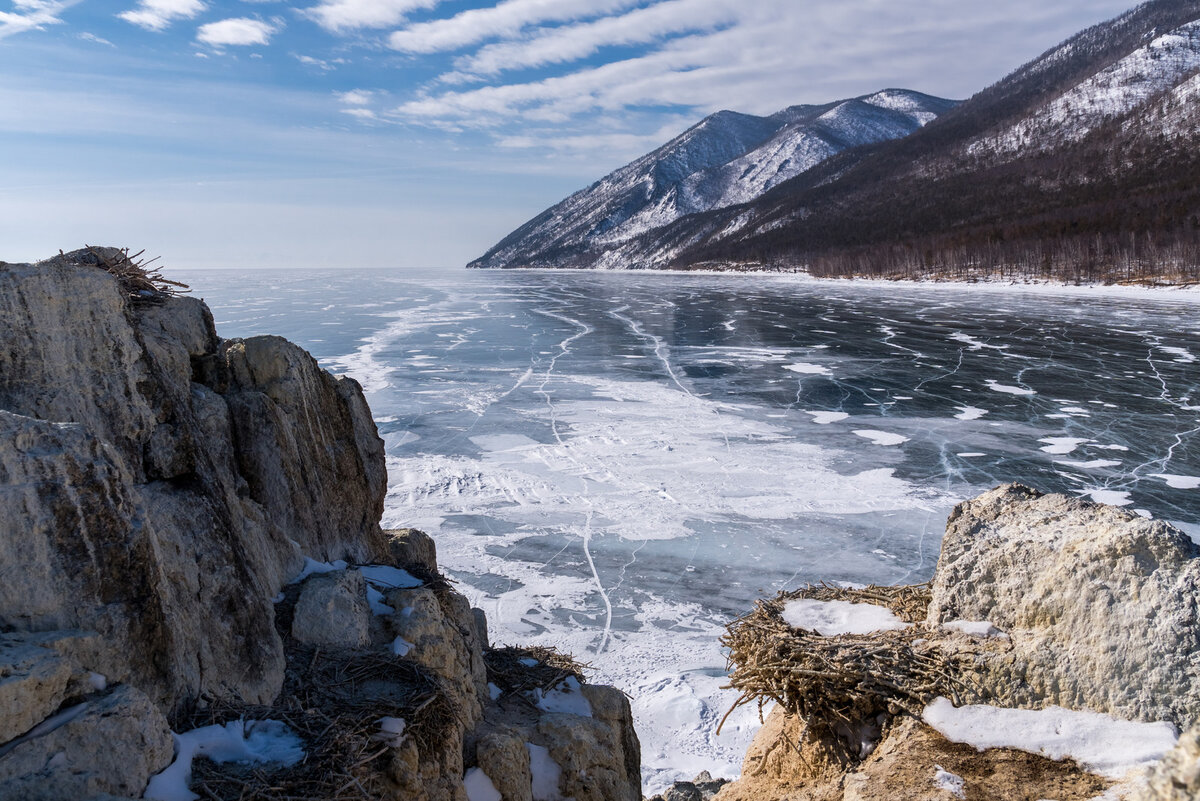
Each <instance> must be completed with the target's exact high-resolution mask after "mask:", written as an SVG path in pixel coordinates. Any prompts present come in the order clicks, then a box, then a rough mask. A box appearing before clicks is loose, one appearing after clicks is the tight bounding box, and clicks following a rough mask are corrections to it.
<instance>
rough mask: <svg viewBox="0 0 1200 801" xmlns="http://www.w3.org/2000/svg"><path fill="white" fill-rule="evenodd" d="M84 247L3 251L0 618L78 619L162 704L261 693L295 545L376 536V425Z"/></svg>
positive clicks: (330, 380)
mask: <svg viewBox="0 0 1200 801" xmlns="http://www.w3.org/2000/svg"><path fill="white" fill-rule="evenodd" d="M97 261H98V259H97V258H96V257H95V255H94V254H92V253H90V252H76V253H71V254H66V255H65V256H60V257H56V258H54V259H51V260H50V261H47V262H42V263H39V264H35V265H28V264H26V265H12V264H5V265H0V330H2V331H3V332H4V342H5V346H4V348H2V349H0V565H3V571H4V578H3V580H0V629H3V630H8V631H46V630H54V629H85V630H89V631H94V632H96V633H97V634H98V635H99V638H100V641H101V642H103V643H104V649H105V650H106V652H107V656H105V657H103V658H102V659H101V661H104V662H106V663H107V664H108V665H109V668H110V671H111V673H112V674H114V675H115V674H118V673H121V674H128V677H129V680H130V681H131V682H133V683H134V684H136V685H137V686H138V687H139V688H141V689H143V690H145V691H146V692H148V693H149V694H150V695H151V696H152V697H153V698H154V699H155V700H156V701H157V702H159V703H160V704H162V705H163V708H164V709H170V708H171V707H173V706H174V705H176V704H179V703H181V702H183V701H184V700H185V699H188V698H190V697H193V696H194V695H196V694H199V693H209V694H211V695H213V696H215V697H220V698H239V699H241V700H244V701H246V702H265V701H268V700H270V698H272V697H273V696H274V695H275V694H276V693H277V692H278V690H279V687H280V684H281V682H282V679H283V646H282V642H281V640H280V639H279V637H278V635H277V634H276V632H275V628H274V623H273V615H274V610H273V607H272V604H271V602H270V599H271V598H272V596H274V595H275V594H276V593H277V592H278V591H279V589H280V588H281V586H282V585H283V584H284V583H285V582H286V581H287V580H288V579H290V578H291V577H292V576H293V575H295V573H296V572H297V571H298V570H299V568H300V565H301V562H302V559H301V557H302V556H311V557H314V558H318V559H322V560H332V559H338V558H348V559H354V560H356V561H366V560H368V559H369V558H373V557H382V556H385V555H386V548H385V545H384V541H383V536H382V531H381V530H380V528H379V525H378V520H379V516H380V512H381V510H382V504H383V496H384V492H385V490H386V486H385V485H386V476H385V469H384V460H383V449H382V448H383V446H382V442H381V440H380V439H379V437H378V435H377V433H376V430H375V426H374V423H373V421H372V420H371V416H370V413H369V411H368V410H367V406H366V403H365V401H364V400H363V398H362V393H361V390H360V389H359V387H358V385H357V384H356V383H355V382H353V381H352V380H349V379H336V378H334V377H333V376H331V375H329V374H328V373H326V372H324V371H322V370H320V368H319V367H318V366H317V364H316V362H315V361H314V360H313V359H312V358H311V357H310V356H309V355H308V354H306V353H304V352H303V351H302V350H300V349H299V348H297V347H296V346H294V345H291V344H290V343H287V342H286V341H284V340H281V339H278V338H276V337H256V338H253V339H248V340H244V341H242V340H238V341H221V340H219V339H218V337H217V335H216V332H215V330H214V327H213V323H212V316H211V314H210V313H209V312H208V310H207V308H206V307H205V306H204V304H203V303H202V302H201V301H198V300H194V299H190V298H178V297H177V298H167V299H164V300H163V301H162V302H161V303H153V304H143V303H137V304H135V303H131V302H130V301H129V300H128V299H127V298H126V296H125V293H124V292H123V291H122V290H121V288H120V287H119V285H118V283H117V281H116V279H114V278H113V277H112V276H110V275H109V274H108V273H106V272H104V271H103V270H100V269H97V268H96V266H94V265H95V264H96V263H97ZM100 672H106V671H105V670H101V671H100Z"/></svg>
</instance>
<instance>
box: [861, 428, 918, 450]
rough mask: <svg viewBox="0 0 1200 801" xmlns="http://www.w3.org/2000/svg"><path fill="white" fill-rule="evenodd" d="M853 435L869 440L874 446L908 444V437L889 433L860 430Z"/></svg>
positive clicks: (866, 429)
mask: <svg viewBox="0 0 1200 801" xmlns="http://www.w3.org/2000/svg"><path fill="white" fill-rule="evenodd" d="M854 434H855V436H859V437H862V438H863V439H869V440H871V442H873V443H875V444H876V445H883V446H885V447H889V446H892V445H902V444H903V443H905V442H908V437H906V436H903V435H902V434H895V433H893V432H891V431H876V430H874V429H870V428H860V429H857V430H856V431H855V432H854Z"/></svg>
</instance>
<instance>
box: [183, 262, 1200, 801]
mask: <svg viewBox="0 0 1200 801" xmlns="http://www.w3.org/2000/svg"><path fill="white" fill-rule="evenodd" d="M183 280H187V281H189V282H190V283H191V284H192V285H193V287H194V289H195V293H196V294H197V295H199V296H201V297H204V298H205V299H206V300H207V301H208V302H209V304H210V306H212V308H213V311H214V315H215V317H216V320H217V327H218V331H219V332H220V333H221V334H222V335H223V336H226V337H232V336H249V335H253V334H260V333H274V334H280V335H283V336H286V337H288V338H289V339H292V340H293V341H295V342H297V343H299V344H301V345H303V346H304V347H306V348H308V349H309V350H310V351H311V352H312V353H313V354H314V355H315V356H317V357H318V358H319V359H320V360H321V362H322V364H323V365H324V366H325V367H327V368H329V369H331V370H333V371H334V372H341V373H349V374H350V375H353V376H354V377H355V378H357V379H358V380H359V381H360V382H362V384H363V386H364V389H366V391H367V396H368V400H369V401H370V403H371V407H372V409H373V411H374V413H375V416H376V421H377V423H378V425H379V431H380V434H381V436H382V437H383V438H384V439H385V441H386V442H387V453H388V470H389V475H390V489H389V494H388V502H387V511H386V516H385V520H384V523H385V525H387V526H389V527H400V526H413V527H417V528H421V529H424V530H426V531H428V532H429V533H431V534H433V535H434V536H435V537H436V538H437V541H438V552H439V559H440V561H441V563H442V565H443V568H444V569H445V570H446V572H447V573H448V574H449V575H450V576H452V577H453V578H454V579H455V580H456V581H458V582H459V589H460V590H462V591H463V592H464V593H465V594H466V595H467V596H468V597H469V598H471V600H472V602H473V603H474V604H475V605H477V606H480V607H482V608H484V609H485V610H486V611H487V613H488V617H489V620H490V621H491V626H492V639H493V641H495V642H502V643H503V642H513V643H516V642H522V643H540V644H547V645H556V646H559V647H561V648H563V649H564V650H567V651H569V652H571V653H573V654H575V655H576V657H578V658H579V659H580V660H581V661H583V662H588V663H591V665H592V666H593V668H594V670H593V680H596V681H603V682H608V683H613V684H616V685H617V686H619V687H621V688H622V689H624V690H625V691H626V692H627V693H629V694H630V695H631V696H632V697H633V698H634V699H635V701H634V709H635V714H636V715H637V716H638V728H639V733H640V735H641V737H642V743H643V752H644V761H645V773H644V775H645V778H646V781H647V789H649V790H656V789H658V788H660V787H661V786H662V785H663V784H665V783H668V782H669V781H671V780H674V779H677V778H688V779H690V778H691V777H692V776H693V775H695V773H697V772H698V771H699V770H701V769H708V770H710V771H712V773H713V774H714V775H721V774H724V775H728V776H732V775H735V774H736V772H737V770H738V768H739V766H740V760H741V757H742V755H743V753H744V751H745V747H746V745H747V743H748V741H749V738H750V737H751V736H752V734H753V731H754V729H755V727H756V725H757V717H756V714H755V713H753V712H746V713H745V714H743V715H741V716H740V717H738V718H737V719H732V718H731V720H730V722H729V723H727V724H726V727H725V731H724V732H723V733H722V735H721V736H720V737H717V736H716V735H715V728H716V723H717V721H718V720H719V719H720V717H721V716H722V715H723V714H724V712H725V710H726V709H727V707H728V705H729V703H730V702H731V701H732V697H731V694H730V693H728V692H727V691H722V690H720V689H719V687H720V684H721V683H722V675H723V672H724V668H725V661H724V657H723V656H722V654H721V651H720V649H719V646H718V644H717V637H718V636H719V634H720V633H721V631H722V630H723V626H724V624H725V623H726V622H727V621H728V620H730V619H731V618H732V617H734V616H737V615H739V614H741V613H743V612H745V611H748V610H749V608H750V606H751V604H752V602H753V600H754V599H756V598H758V597H761V596H763V595H769V594H774V593H775V592H776V591H778V590H781V589H790V588H794V587H796V586H797V585H800V584H803V583H806V582H810V581H821V580H826V581H846V582H859V583H867V582H876V583H901V582H919V581H924V580H926V579H928V578H929V577H930V575H931V573H932V571H933V567H934V563H935V561H936V559H937V553H938V543H939V539H940V537H941V532H942V529H943V527H944V524H945V518H946V515H947V513H948V512H949V511H950V508H951V507H952V506H953V504H954V503H955V502H957V501H959V500H962V499H964V498H967V497H970V496H972V495H974V494H977V493H978V492H981V491H983V490H985V489H987V488H990V487H992V486H994V485H996V484H998V483H1002V482H1005V481H1012V480H1021V481H1023V482H1024V483H1028V484H1031V485H1033V486H1035V487H1038V488H1039V489H1043V490H1048V491H1056V492H1066V493H1069V494H1072V495H1078V496H1088V497H1092V498H1095V499H1097V500H1102V501H1105V502H1108V503H1118V504H1121V505H1124V506H1126V507H1127V508H1129V509H1130V510H1135V511H1137V512H1138V513H1139V514H1143V515H1146V516H1153V517H1157V518H1163V519H1167V520H1172V521H1176V522H1178V523H1181V524H1183V525H1184V526H1185V528H1186V529H1187V530H1188V531H1189V533H1191V534H1193V536H1200V525H1198V524H1200V439H1198V435H1200V364H1198V363H1197V359H1200V315H1198V314H1197V308H1198V303H1197V301H1196V299H1195V298H1196V296H1195V295H1193V296H1191V297H1192V299H1190V300H1188V299H1184V300H1180V299H1171V298H1169V297H1167V298H1164V299H1161V300H1160V299H1158V298H1154V299H1144V298H1142V297H1138V296H1134V297H1110V296H1105V295H1096V296H1088V297H1081V296H1076V295H1070V294H1055V293H1052V292H1045V291H1042V292H1033V293H1031V292H1024V291H1020V290H1017V289H1007V288H1005V289H994V288H984V289H973V288H945V287H934V288H922V287H919V286H906V285H889V286H880V285H864V286H855V285H847V284H826V283H822V284H814V283H811V282H803V281H798V280H795V279H792V278H790V277H786V276H784V277H765V276H749V277H746V276H712V275H698V276H688V275H678V274H675V275H664V274H607V273H605V274H597V273H582V274H580V273H550V272H503V273H477V272H467V271H449V272H439V273H427V274H414V273H389V272H385V271H354V272H353V273H351V272H350V271H346V272H344V273H333V272H323V273H317V272H304V271H296V272H289V273H284V272H267V273H259V274H255V275H245V274H242V273H236V272H232V271H230V272H226V271H210V272H195V273H190V274H188V275H185V276H183Z"/></svg>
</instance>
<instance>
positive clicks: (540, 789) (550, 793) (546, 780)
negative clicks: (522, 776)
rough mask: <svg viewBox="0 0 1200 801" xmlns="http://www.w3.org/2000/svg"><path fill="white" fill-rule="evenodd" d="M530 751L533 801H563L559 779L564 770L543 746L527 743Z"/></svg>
mask: <svg viewBox="0 0 1200 801" xmlns="http://www.w3.org/2000/svg"><path fill="white" fill-rule="evenodd" d="M525 748H526V750H528V751H529V772H530V773H531V774H532V775H533V801H563V797H562V793H560V792H559V791H558V779H559V777H560V776H561V775H562V768H560V767H559V766H558V763H557V762H555V761H554V759H553V757H551V756H550V751H549V750H548V749H547V748H545V747H544V746H541V745H534V744H533V743H525Z"/></svg>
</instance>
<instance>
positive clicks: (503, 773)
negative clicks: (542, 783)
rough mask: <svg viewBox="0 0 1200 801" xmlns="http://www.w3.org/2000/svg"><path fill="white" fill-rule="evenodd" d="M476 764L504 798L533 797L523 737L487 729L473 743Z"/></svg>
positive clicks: (522, 800) (526, 799)
mask: <svg viewBox="0 0 1200 801" xmlns="http://www.w3.org/2000/svg"><path fill="white" fill-rule="evenodd" d="M475 761H476V764H477V765H478V766H479V768H480V769H481V770H482V771H483V772H484V773H486V774H487V776H488V778H489V779H491V780H492V785H493V786H495V788H496V789H497V790H498V791H499V792H500V795H501V797H502V798H503V799H504V801H533V777H532V774H530V772H529V751H528V750H527V749H526V748H525V739H524V738H523V737H521V736H518V735H515V734H513V733H511V732H509V731H495V732H490V733H488V734H486V735H484V736H483V737H481V738H480V739H479V742H478V743H477V744H476V757H475Z"/></svg>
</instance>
